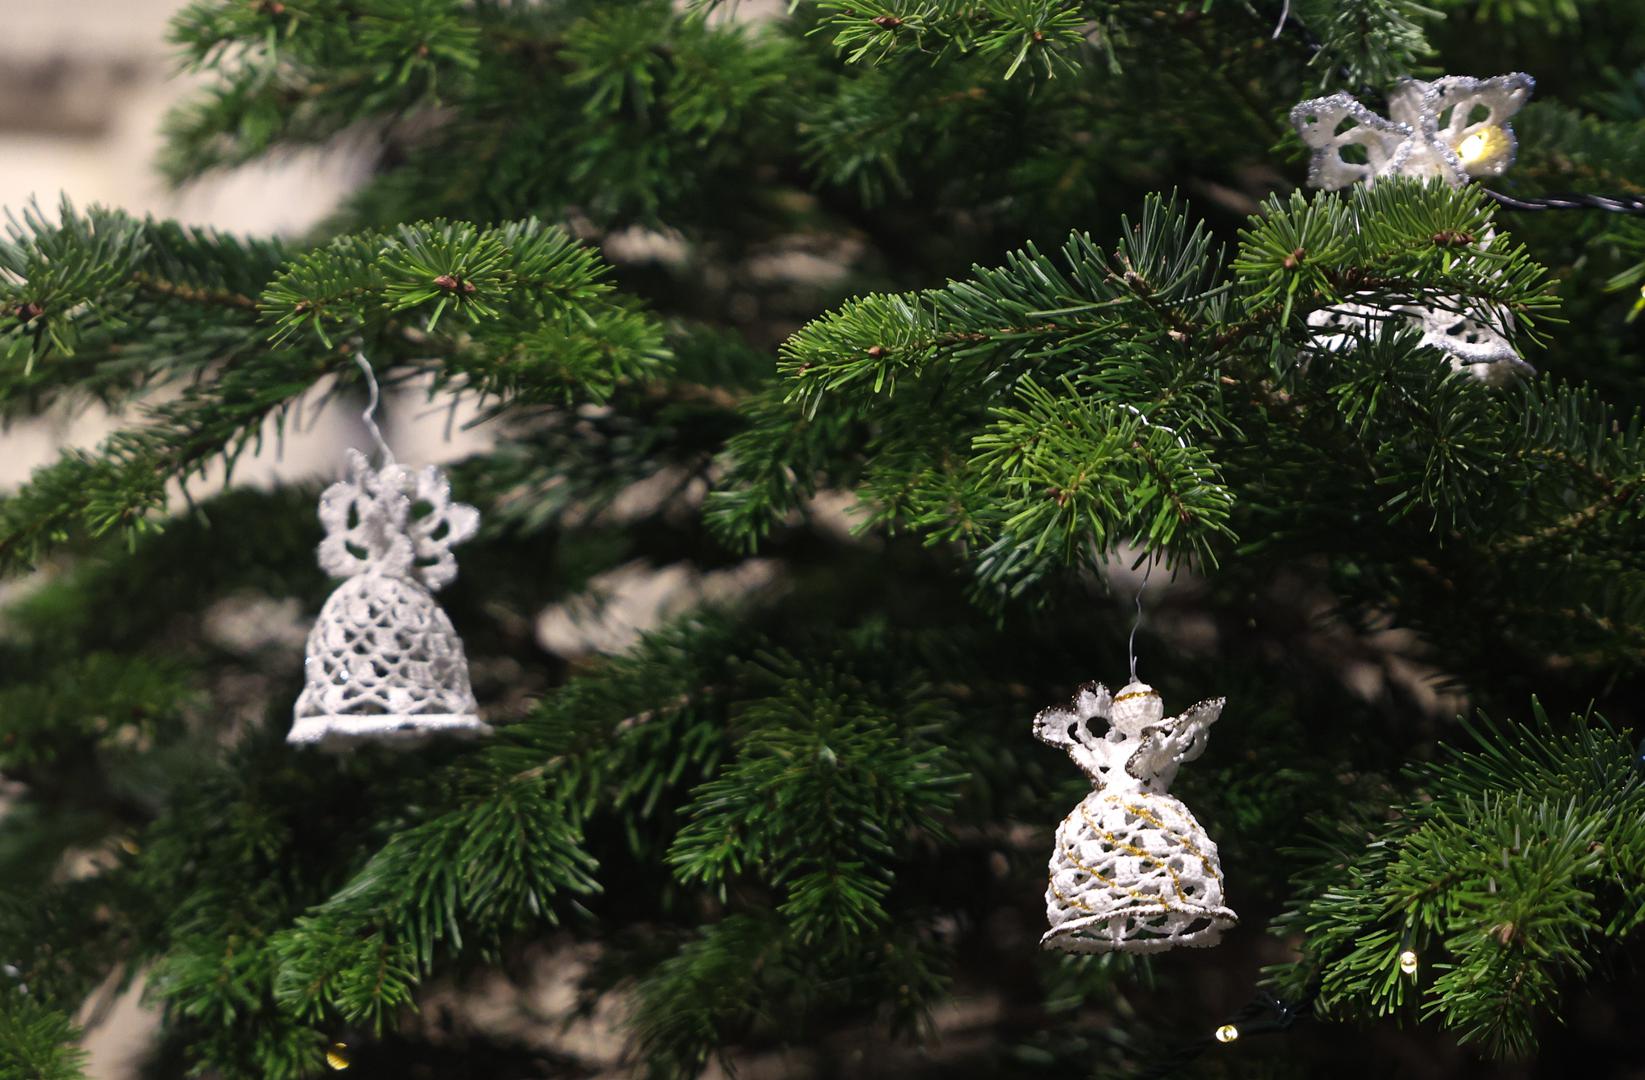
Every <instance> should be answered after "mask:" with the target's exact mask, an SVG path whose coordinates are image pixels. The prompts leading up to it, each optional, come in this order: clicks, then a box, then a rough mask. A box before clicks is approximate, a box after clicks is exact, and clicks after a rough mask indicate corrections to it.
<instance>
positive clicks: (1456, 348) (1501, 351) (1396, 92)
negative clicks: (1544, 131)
mask: <svg viewBox="0 0 1645 1080" xmlns="http://www.w3.org/2000/svg"><path fill="white" fill-rule="evenodd" d="M1535 86H1536V82H1535V80H1534V79H1532V78H1531V77H1530V76H1529V75H1525V74H1520V73H1515V74H1512V75H1499V76H1497V77H1495V78H1491V79H1474V78H1468V77H1465V76H1459V75H1451V76H1447V77H1445V78H1443V79H1437V80H1435V81H1434V82H1422V81H1419V80H1416V79H1405V80H1402V81H1401V82H1400V83H1399V84H1398V85H1397V86H1395V87H1394V89H1393V91H1392V92H1391V93H1390V94H1389V95H1388V117H1387V118H1386V119H1384V118H1383V117H1381V116H1378V115H1377V114H1376V113H1374V112H1372V111H1371V110H1369V109H1367V108H1366V107H1365V106H1363V105H1361V104H1360V103H1359V102H1358V101H1355V100H1354V99H1353V98H1351V97H1349V96H1348V95H1347V94H1341V93H1338V94H1332V95H1330V96H1329V97H1322V98H1314V99H1313V100H1311V101H1304V102H1302V103H1301V104H1299V105H1297V106H1296V107H1295V108H1294V109H1292V110H1291V123H1292V124H1294V125H1295V126H1296V129H1297V133H1298V134H1299V135H1301V136H1302V141H1303V142H1304V143H1306V144H1307V145H1308V147H1309V148H1310V149H1312V150H1313V156H1312V158H1311V159H1310V160H1309V163H1308V183H1309V184H1310V185H1312V186H1313V187H1317V188H1324V189H1325V190H1327V191H1335V190H1336V189H1338V188H1343V187H1347V186H1348V185H1350V184H1354V183H1364V184H1365V185H1366V186H1370V185H1372V184H1375V183H1376V182H1377V180H1378V179H1379V178H1381V177H1384V176H1410V177H1417V178H1419V179H1421V178H1428V177H1436V176H1438V177H1443V178H1444V179H1445V181H1446V182H1447V183H1448V184H1450V185H1451V186H1452V187H1461V186H1462V185H1463V184H1465V183H1467V182H1468V181H1469V180H1470V179H1472V178H1474V177H1480V176H1500V175H1502V173H1503V172H1505V171H1506V170H1507V168H1508V166H1510V165H1512V164H1513V162H1514V151H1515V150H1516V149H1517V147H1518V144H1517V142H1516V141H1515V139H1514V132H1513V129H1512V128H1511V127H1509V125H1508V120H1509V118H1510V117H1512V116H1513V115H1514V114H1515V113H1516V112H1518V111H1519V110H1520V107H1521V106H1523V105H1524V104H1525V102H1526V100H1527V99H1528V98H1530V96H1531V91H1532V90H1533V89H1534V88H1535ZM1489 243H1490V236H1489V235H1487V236H1484V237H1481V238H1480V243H1479V246H1480V247H1481V248H1483V247H1486V246H1488V245H1489ZM1493 316H1494V317H1493ZM1392 317H1401V318H1405V319H1407V320H1409V321H1410V322H1411V323H1412V324H1414V325H1415V326H1417V327H1418V328H1420V329H1421V330H1422V344H1423V345H1425V346H1427V347H1429V348H1433V349H1437V350H1439V351H1440V352H1442V353H1444V354H1445V355H1446V356H1447V357H1449V358H1450V360H1451V366H1452V367H1453V368H1455V369H1457V370H1459V371H1460V370H1466V371H1468V372H1469V373H1470V374H1472V375H1473V376H1474V377H1475V378H1478V379H1480V380H1482V381H1484V382H1487V383H1491V384H1493V385H1500V384H1502V383H1506V382H1509V381H1511V380H1512V379H1514V378H1515V377H1517V376H1518V375H1520V374H1522V373H1527V372H1533V371H1534V370H1535V369H1534V368H1532V367H1531V365H1530V364H1528V363H1526V362H1525V361H1524V360H1522V359H1521V358H1520V356H1519V354H1518V353H1517V352H1516V351H1515V350H1514V346H1513V343H1512V342H1510V341H1509V340H1508V339H1507V337H1505V336H1504V335H1503V333H1502V330H1512V329H1513V320H1512V317H1511V316H1509V315H1508V314H1507V313H1506V312H1495V313H1492V312H1487V311H1483V310H1473V309H1470V308H1469V307H1468V306H1467V305H1465V304H1462V303H1460V302H1459V303H1456V304H1443V303H1434V304H1397V305H1393V306H1377V305H1375V304H1363V303H1343V304H1338V305H1337V306H1335V307H1332V308H1325V309H1322V310H1320V311H1316V312H1314V313H1313V314H1311V315H1310V316H1309V318H1308V322H1309V325H1311V326H1313V327H1315V328H1316V329H1317V330H1318V331H1319V333H1318V334H1317V335H1316V337H1315V341H1316V343H1317V344H1318V345H1319V347H1321V348H1323V349H1328V350H1331V351H1338V350H1342V349H1351V348H1353V347H1354V345H1355V343H1356V342H1357V340H1358V339H1359V338H1360V337H1364V336H1366V335H1367V333H1368V332H1370V331H1374V329H1375V324H1376V323H1377V322H1380V321H1383V320H1386V319H1389V318H1392ZM1499 327H1500V328H1501V329H1498V328H1499Z"/></svg>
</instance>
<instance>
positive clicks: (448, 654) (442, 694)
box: [287, 450, 491, 749]
mask: <svg viewBox="0 0 1645 1080" xmlns="http://www.w3.org/2000/svg"><path fill="white" fill-rule="evenodd" d="M349 474H350V475H349V479H347V480H344V481H341V482H339V483H336V484H333V485H331V486H330V487H329V488H327V489H326V491H325V493H324V494H323V495H322V496H321V497H320V520H321V522H322V523H323V524H324V525H325V527H326V538H325V539H324V540H323V541H321V543H320V548H319V558H320V566H321V567H322V568H323V569H325V570H326V571H327V572H328V573H330V574H332V575H334V576H336V577H346V578H347V579H348V580H347V581H345V582H343V584H341V585H339V586H338V587H337V589H336V591H334V592H333V593H332V594H331V597H330V598H329V599H328V600H327V601H326V603H325V606H324V607H323V608H321V610H320V617H319V619H318V620H317V621H316V622H315V624H314V629H313V630H312V631H311V632H310V633H309V636H308V657H307V659H306V660H305V661H304V676H305V680H306V685H305V686H304V688H303V693H302V696H301V697H299V698H298V699H297V707H296V709H295V714H296V722H295V723H294V724H293V726H292V729H291V734H290V735H288V736H287V741H288V742H292V743H306V744H317V745H319V746H322V747H324V748H326V749H343V748H346V747H349V746H351V745H354V744H357V743H362V742H394V743H415V742H418V741H421V740H423V739H425V738H427V737H428V736H429V735H430V734H432V733H434V732H442V731H444V732H458V733H464V734H470V735H478V734H483V733H486V732H489V731H490V730H491V729H490V728H489V727H488V726H487V725H486V724H485V723H484V722H483V721H481V720H480V718H479V715H478V709H477V707H476V705H475V702H474V692H473V690H471V689H470V687H469V681H468V660H467V658H466V657H465V656H464V655H463V643H462V640H461V639H460V638H458V636H457V632H456V630H454V629H453V628H452V625H451V620H450V619H448V618H447V617H446V613H445V612H444V611H442V610H441V609H440V605H439V604H438V603H436V602H435V600H434V590H436V589H440V588H442V587H444V586H445V585H448V584H450V583H451V582H452V581H453V580H455V579H456V577H457V560H456V558H455V557H454V556H453V555H452V553H451V549H452V547H453V546H455V545H457V544H460V543H462V542H463V541H464V540H467V539H469V538H470V537H472V536H473V535H474V533H475V531H476V530H477V529H478V528H479V525H480V515H479V512H478V511H476V510H475V509H474V508H473V507H472V506H466V505H464V504H462V503H455V502H452V501H451V487H450V485H449V484H448V483H447V482H446V478H445V475H444V474H443V473H441V472H440V470H438V469H436V468H434V467H433V466H429V467H427V468H425V469H422V470H421V471H418V470H413V469H409V468H407V467H405V466H403V465H399V464H396V463H394V462H393V461H392V460H391V461H389V463H388V464H386V465H384V466H383V467H382V468H381V469H374V468H372V466H371V462H370V460H369V459H368V458H367V457H366V456H365V455H364V454H362V453H360V452H359V451H356V450H350V451H349Z"/></svg>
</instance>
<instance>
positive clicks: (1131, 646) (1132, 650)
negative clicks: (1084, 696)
mask: <svg viewBox="0 0 1645 1080" xmlns="http://www.w3.org/2000/svg"><path fill="white" fill-rule="evenodd" d="M1153 572H1154V560H1153V559H1149V560H1148V566H1147V568H1146V569H1144V570H1143V572H1142V584H1141V585H1138V586H1137V617H1136V619H1135V621H1133V622H1132V623H1131V639H1130V641H1129V642H1127V643H1126V651H1127V652H1128V653H1129V654H1130V657H1131V681H1132V682H1136V681H1137V631H1138V630H1140V629H1142V594H1143V591H1144V590H1146V589H1147V588H1148V578H1149V577H1150V576H1151V575H1152V574H1153Z"/></svg>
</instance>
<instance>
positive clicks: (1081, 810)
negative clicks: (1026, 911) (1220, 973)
mask: <svg viewBox="0 0 1645 1080" xmlns="http://www.w3.org/2000/svg"><path fill="white" fill-rule="evenodd" d="M1223 701H1224V699H1223V698H1217V699H1216V700H1214V701H1202V702H1200V703H1199V704H1198V705H1195V706H1194V707H1193V708H1191V709H1189V710H1188V711H1187V712H1185V713H1183V714H1182V715H1181V716H1173V717H1171V718H1169V719H1165V718H1164V717H1165V707H1164V705H1163V704H1162V703H1161V701H1160V696H1159V694H1158V693H1156V692H1155V691H1154V689H1153V687H1151V686H1147V685H1145V684H1143V683H1140V682H1132V683H1131V684H1130V685H1128V686H1126V687H1125V689H1123V690H1121V691H1120V692H1119V693H1118V694H1117V695H1111V694H1109V692H1108V690H1107V688H1106V687H1104V686H1102V685H1100V684H1097V683H1090V684H1088V685H1086V686H1083V687H1081V688H1080V691H1079V694H1078V695H1077V696H1076V697H1075V698H1074V701H1073V703H1072V704H1071V705H1069V706H1067V707H1064V708H1053V709H1046V710H1045V711H1044V712H1042V713H1040V714H1039V715H1038V716H1036V717H1035V718H1034V734H1035V735H1036V736H1038V737H1039V739H1040V740H1041V741H1042V742H1047V743H1050V744H1051V745H1052V746H1060V747H1062V748H1063V749H1065V750H1067V751H1068V756H1069V757H1071V758H1073V759H1074V763H1075V764H1076V765H1078V766H1079V767H1080V768H1081V769H1082V770H1084V772H1085V775H1087V776H1089V777H1090V778H1091V780H1092V782H1093V783H1094V784H1095V785H1096V788H1095V790H1093V791H1092V792H1091V794H1089V795H1087V796H1086V797H1085V800H1084V801H1083V802H1081V803H1080V804H1079V806H1077V807H1075V808H1074V812H1073V813H1071V814H1069V815H1068V816H1067V817H1066V818H1064V819H1063V822H1062V824H1061V825H1059V826H1058V827H1057V841H1056V843H1057V846H1056V850H1055V851H1054V852H1052V855H1051V867H1050V883H1049V884H1048V885H1047V887H1046V891H1045V907H1046V915H1047V917H1048V918H1049V920H1050V923H1051V929H1050V930H1048V931H1047V932H1046V934H1045V936H1044V937H1043V938H1041V939H1040V944H1041V945H1043V946H1045V947H1046V948H1053V949H1061V950H1063V951H1065V952H1074V953H1091V952H1135V953H1144V952H1159V951H1161V950H1163V949H1170V948H1173V947H1175V946H1178V945H1191V946H1195V947H1200V948H1203V947H1207V946H1211V945H1215V944H1216V943H1217V942H1218V941H1219V940H1221V937H1222V932H1223V931H1224V930H1225V929H1227V928H1228V927H1230V926H1233V925H1234V924H1235V923H1236V922H1238V921H1239V920H1238V916H1236V915H1235V914H1234V913H1233V912H1232V911H1231V910H1229V909H1228V908H1227V907H1225V906H1224V905H1223V902H1222V866H1221V864H1220V863H1219V862H1218V860H1217V846H1216V844H1214V843H1212V842H1211V838H1210V837H1208V836H1206V835H1205V830H1204V829H1203V828H1201V827H1200V824H1199V822H1198V821H1195V820H1194V815H1193V814H1191V813H1189V811H1188V808H1187V807H1186V806H1184V805H1183V804H1182V802H1181V800H1179V799H1176V798H1174V797H1172V796H1171V795H1168V794H1166V788H1167V787H1169V786H1170V784H1171V781H1172V780H1173V779H1175V778H1176V775H1177V767H1178V766H1180V765H1181V764H1182V763H1183V762H1185V761H1192V760H1194V759H1195V758H1197V757H1199V756H1200V754H1202V753H1204V752H1205V737H1206V731H1207V730H1208V729H1209V728H1210V726H1211V725H1212V724H1214V723H1215V722H1216V720H1217V717H1219V716H1220V715H1221V714H1222V706H1223ZM1092 720H1103V721H1105V722H1106V723H1107V724H1108V731H1107V733H1106V734H1103V735H1097V734H1093V733H1092V731H1091V730H1090V728H1089V726H1088V725H1089V724H1090V722H1091V721H1092Z"/></svg>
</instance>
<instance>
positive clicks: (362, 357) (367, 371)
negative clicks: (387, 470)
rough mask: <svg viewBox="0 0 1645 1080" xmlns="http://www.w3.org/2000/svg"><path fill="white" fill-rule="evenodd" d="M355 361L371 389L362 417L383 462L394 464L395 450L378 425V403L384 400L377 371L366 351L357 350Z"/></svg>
mask: <svg viewBox="0 0 1645 1080" xmlns="http://www.w3.org/2000/svg"><path fill="white" fill-rule="evenodd" d="M354 362H355V363H356V364H358V365H359V366H360V371H361V373H363V374H364V375H365V377H366V386H367V387H368V388H369V389H370V396H368V397H367V398H366V411H365V412H363V413H361V414H360V419H361V421H363V422H364V423H365V425H366V430H367V431H370V432H371V440H372V442H374V443H376V444H377V452H378V453H380V454H382V455H383V464H384V465H392V464H394V451H393V450H390V449H389V448H388V440H386V439H384V438H383V429H382V428H380V427H378V426H377V403H378V402H379V401H381V400H382V392H381V391H380V390H379V389H378V388H377V373H376V372H374V371H372V370H371V361H369V360H367V359H366V354H365V351H364V350H363V349H362V350H356V351H355V353H354Z"/></svg>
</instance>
